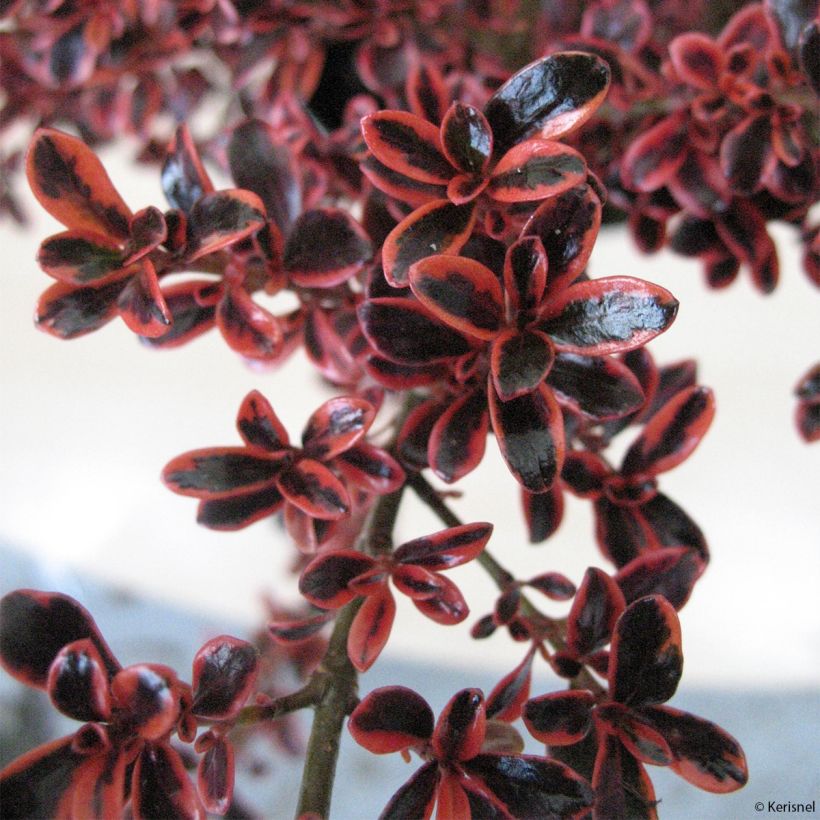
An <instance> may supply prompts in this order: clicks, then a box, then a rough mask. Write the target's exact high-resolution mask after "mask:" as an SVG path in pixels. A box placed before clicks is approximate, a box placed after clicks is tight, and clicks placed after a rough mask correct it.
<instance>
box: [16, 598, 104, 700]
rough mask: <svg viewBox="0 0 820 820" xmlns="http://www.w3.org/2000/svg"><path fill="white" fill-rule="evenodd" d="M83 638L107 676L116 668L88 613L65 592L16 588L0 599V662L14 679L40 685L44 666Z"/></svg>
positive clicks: (42, 686) (45, 670) (44, 676)
mask: <svg viewBox="0 0 820 820" xmlns="http://www.w3.org/2000/svg"><path fill="white" fill-rule="evenodd" d="M84 638H88V639H89V640H90V641H91V643H92V644H93V646H94V648H95V649H96V650H97V652H98V653H99V657H100V659H101V660H102V663H103V664H104V666H105V671H106V673H107V675H108V676H109V677H111V676H113V675H115V674H116V673H117V671H118V670H119V668H120V666H119V663H117V660H116V658H115V657H114V655H113V654H112V652H111V650H110V649H109V648H108V645H107V644H106V642H105V641H104V640H103V637H102V635H100V632H99V630H98V629H97V625H96V624H95V623H94V619H93V618H92V617H91V615H90V614H89V613H88V611H87V610H86V609H85V608H84V607H82V606H81V605H80V604H79V603H77V601H75V600H74V599H73V598H70V597H69V596H68V595H61V594H60V593H58V592H38V591H37V590H33V589H18V590H15V591H14V592H10V593H8V594H7V595H5V596H4V597H3V598H2V600H0V662H2V664H3V668H4V669H5V670H6V671H7V672H8V673H9V674H10V675H11V676H12V677H14V678H16V679H17V680H19V681H22V682H23V683H26V684H28V685H29V686H35V687H37V688H38V689H45V688H46V685H47V679H48V674H49V667H50V666H51V664H52V662H53V661H54V659H55V658H56V657H57V655H58V653H59V652H60V650H61V649H62V648H63V647H64V646H65V645H66V644H70V643H73V642H74V641H79V640H82V639H84Z"/></svg>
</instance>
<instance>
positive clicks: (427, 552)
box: [393, 522, 493, 571]
mask: <svg viewBox="0 0 820 820" xmlns="http://www.w3.org/2000/svg"><path fill="white" fill-rule="evenodd" d="M492 532H493V525H492V524H486V523H483V522H479V523H475V524H462V525H460V526H458V527H449V528H448V529H446V530H440V531H439V532H435V533H433V534H432V535H426V536H424V537H423V538H414V539H413V540H412V541H407V542H405V543H404V544H402V545H401V546H400V547H399V548H398V549H397V550H396V551H395V552H394V553H393V560H394V561H395V562H396V563H398V564H415V565H416V566H420V567H424V568H425V569H428V570H433V571H441V570H445V569H451V568H452V567H458V566H461V565H462V564H466V563H467V562H468V561H472V560H473V559H474V558H476V557H478V555H479V554H480V553H481V551H482V550H483V549H484V547H485V546H486V544H487V541H489V540H490V536H491V535H492Z"/></svg>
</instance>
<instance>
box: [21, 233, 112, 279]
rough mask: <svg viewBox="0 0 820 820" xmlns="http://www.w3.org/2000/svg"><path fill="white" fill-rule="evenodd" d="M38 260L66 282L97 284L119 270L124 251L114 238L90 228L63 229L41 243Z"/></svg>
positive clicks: (49, 271)
mask: <svg viewBox="0 0 820 820" xmlns="http://www.w3.org/2000/svg"><path fill="white" fill-rule="evenodd" d="M37 263H38V264H39V265H40V267H41V268H42V269H43V270H44V271H45V272H46V273H47V274H48V275H49V276H53V277H54V278H55V279H58V280H59V281H60V282H65V283H66V284H69V285H74V286H75V287H77V286H82V285H90V284H94V285H99V284H100V283H103V282H105V281H106V280H107V279H109V278H110V277H112V275H113V274H116V273H118V272H120V271H121V269H122V267H123V252H122V249H121V247H120V245H119V243H118V242H117V241H116V240H112V239H108V237H106V236H103V235H101V234H95V233H91V232H89V231H64V232H63V233H58V234H54V236H50V237H48V239H45V240H44V241H43V243H42V244H41V245H40V250H39V251H38V253H37Z"/></svg>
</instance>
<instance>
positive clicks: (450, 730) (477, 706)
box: [432, 689, 487, 763]
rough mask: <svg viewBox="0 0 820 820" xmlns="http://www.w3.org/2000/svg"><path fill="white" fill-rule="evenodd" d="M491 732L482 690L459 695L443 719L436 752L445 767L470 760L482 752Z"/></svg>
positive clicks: (435, 738)
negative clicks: (485, 735)
mask: <svg viewBox="0 0 820 820" xmlns="http://www.w3.org/2000/svg"><path fill="white" fill-rule="evenodd" d="M486 730H487V712H486V708H485V705H484V695H483V693H482V692H481V690H480V689H462V690H461V691H460V692H457V693H456V694H455V695H453V697H452V698H451V699H450V701H449V702H448V703H447V705H446V706H445V707H444V709H443V710H442V712H441V715H439V719H438V720H437V721H436V728H435V730H434V731H433V740H432V745H433V751H434V752H435V755H436V757H437V758H438V759H439V761H440V762H441V763H449V762H451V761H452V762H455V761H465V760H470V759H471V758H473V757H475V756H476V755H477V754H478V753H479V752H480V751H481V746H482V744H483V743H484V734H485V732H486Z"/></svg>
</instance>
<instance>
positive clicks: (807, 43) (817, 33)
mask: <svg viewBox="0 0 820 820" xmlns="http://www.w3.org/2000/svg"><path fill="white" fill-rule="evenodd" d="M799 53H800V65H801V66H802V68H803V73H804V74H805V75H806V77H808V79H809V83H810V84H811V87H812V88H813V89H814V93H815V94H817V96H818V97H820V22H818V21H817V20H814V21H813V22H811V23H808V24H807V25H806V27H805V28H804V29H803V31H802V32H801V34H800V43H799Z"/></svg>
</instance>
